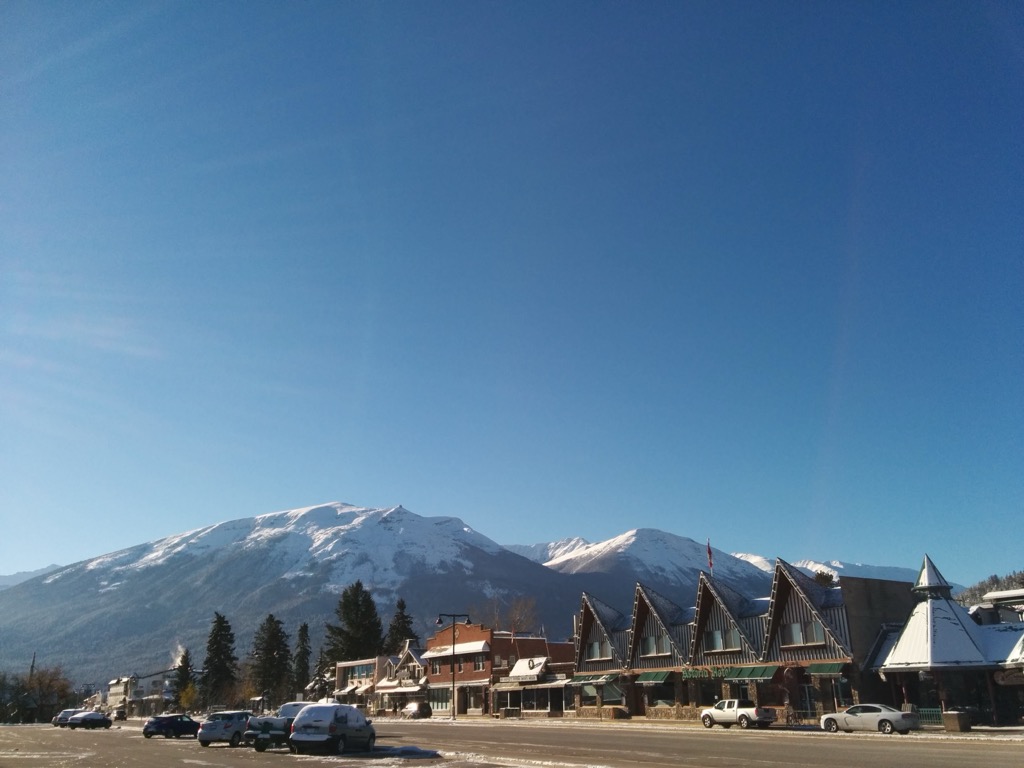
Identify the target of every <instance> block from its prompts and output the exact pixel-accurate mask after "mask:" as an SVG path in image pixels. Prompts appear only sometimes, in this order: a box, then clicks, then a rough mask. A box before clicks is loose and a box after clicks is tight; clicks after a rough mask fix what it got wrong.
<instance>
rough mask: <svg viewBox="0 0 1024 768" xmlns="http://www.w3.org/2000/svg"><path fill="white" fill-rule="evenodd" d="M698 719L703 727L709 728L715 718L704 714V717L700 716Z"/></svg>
mask: <svg viewBox="0 0 1024 768" xmlns="http://www.w3.org/2000/svg"><path fill="white" fill-rule="evenodd" d="M700 721H701V722H702V723H703V724H704V727H705V728H710V727H711V726H713V725H714V724H715V720H714V718H712V717H711V715H704V717H702V718H701V719H700Z"/></svg>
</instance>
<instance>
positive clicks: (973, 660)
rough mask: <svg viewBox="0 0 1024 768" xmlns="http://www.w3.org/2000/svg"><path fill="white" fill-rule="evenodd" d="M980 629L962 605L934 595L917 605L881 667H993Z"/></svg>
mask: <svg viewBox="0 0 1024 768" xmlns="http://www.w3.org/2000/svg"><path fill="white" fill-rule="evenodd" d="M980 630H981V628H980V627H979V626H978V625H977V624H975V623H974V621H973V620H972V619H971V617H970V616H969V615H968V614H967V609H966V608H964V607H963V606H962V605H959V604H957V603H955V602H954V601H953V600H952V599H950V598H948V597H945V598H943V597H936V596H933V597H931V598H929V599H928V600H924V601H922V602H920V603H918V604H917V605H916V606H915V607H914V610H913V612H912V613H911V614H910V618H909V619H908V620H907V623H906V624H905V625H904V627H903V631H902V632H901V633H900V637H899V640H897V641H896V645H895V646H894V647H893V649H892V651H890V652H889V655H888V657H887V658H886V659H885V661H884V662H883V663H882V665H881V669H882V670H883V671H885V672H890V671H898V670H901V669H905V670H922V669H935V668H942V667H988V666H992V665H993V663H994V662H992V661H991V660H990V659H989V658H988V657H987V655H986V653H985V647H984V641H983V639H982V634H981V631H980Z"/></svg>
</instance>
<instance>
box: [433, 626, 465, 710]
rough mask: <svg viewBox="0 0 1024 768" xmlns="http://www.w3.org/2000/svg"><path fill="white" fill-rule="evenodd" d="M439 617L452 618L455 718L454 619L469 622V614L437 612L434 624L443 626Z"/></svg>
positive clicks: (453, 707)
mask: <svg viewBox="0 0 1024 768" xmlns="http://www.w3.org/2000/svg"><path fill="white" fill-rule="evenodd" d="M441 619H451V620H452V720H453V721H454V720H455V710H456V709H457V707H456V706H455V637H456V634H455V620H456V619H465V620H466V623H467V624H469V615H468V614H465V613H439V614H437V621H435V622H434V624H435V625H436V626H438V627H440V626H444V622H443V621H441Z"/></svg>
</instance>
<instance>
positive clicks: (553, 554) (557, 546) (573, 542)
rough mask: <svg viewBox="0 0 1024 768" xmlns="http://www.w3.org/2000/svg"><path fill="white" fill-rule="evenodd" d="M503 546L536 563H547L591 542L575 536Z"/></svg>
mask: <svg viewBox="0 0 1024 768" xmlns="http://www.w3.org/2000/svg"><path fill="white" fill-rule="evenodd" d="M503 546H504V547H505V549H507V550H508V551H509V552H515V553H516V554H517V555H522V556H523V557H527V558H529V559H530V560H533V562H535V563H546V562H548V560H554V559H556V558H559V557H564V556H566V555H571V554H572V553H573V552H577V551H579V550H581V549H583V548H585V547H589V546H590V542H589V541H587V540H586V539H581V538H580V537H579V536H574V537H573V538H571V539H560V540H559V541H550V542H546V543H543V544H505V545H503Z"/></svg>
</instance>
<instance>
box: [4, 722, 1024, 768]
mask: <svg viewBox="0 0 1024 768" xmlns="http://www.w3.org/2000/svg"><path fill="white" fill-rule="evenodd" d="M119 725H120V724H119ZM376 726H377V749H376V750H374V752H373V753H372V754H366V753H352V754H346V755H344V756H341V757H314V756H306V755H303V756H301V757H300V756H295V755H290V754H288V753H287V752H286V751H284V750H270V751H268V752H266V753H263V754H259V753H257V752H255V751H254V750H252V749H242V748H239V749H231V748H229V747H227V746H218V745H213V746H211V747H209V748H205V749H204V748H202V747H200V746H199V745H198V744H197V743H196V742H195V741H194V740H192V739H181V740H178V739H148V740H147V739H143V738H142V731H141V722H138V723H136V722H129V723H128V724H127V725H124V726H121V727H116V726H115V728H113V729H111V730H110V731H82V730H76V731H68V730H67V729H64V728H54V727H52V726H49V725H36V726H0V768H176V767H177V766H181V767H182V768H202V767H210V768H234V767H235V766H240V767H244V768H264V767H265V766H268V765H269V766H271V768H274V767H275V766H277V765H278V764H281V765H283V766H284V768H287V766H294V767H295V768H298V766H304V767H305V766H308V768H315V767H316V766H333V767H335V768H340V767H342V766H360V765H362V766H373V767H374V768H384V767H385V766H405V767H406V768H421V767H423V768H426V767H427V766H443V768H537V766H543V767H544V768H580V767H581V766H587V767H588V768H662V767H664V768H667V767H668V766H684V767H685V766H699V767H700V768H731V766H743V767H744V768H747V767H753V768H775V767H776V766H777V767H778V768H812V767H813V768H817V767H818V766H828V768H864V766H870V768H897V767H898V768H965V766H967V767H970V768H973V766H984V768H1011V767H1012V768H1019V767H1020V766H1021V765H1024V734H1020V733H1016V734H1014V733H1012V732H1005V733H1003V734H1000V735H999V736H997V737H994V738H993V737H986V736H984V735H981V734H977V733H973V734H968V735H965V736H963V737H957V738H953V737H950V736H947V735H945V734H941V733H939V734H936V733H920V734H911V735H909V736H895V735H894V736H882V735H881V734H836V735H830V734H825V733H822V732H820V731H806V732H800V731H786V730H783V729H772V730H767V731H752V732H751V731H740V730H739V729H736V728H733V729H730V730H728V731H726V730H723V729H719V728H716V729H713V730H711V731H706V730H704V729H702V728H700V727H694V726H689V725H664V726H651V725H647V724H641V723H605V724H603V725H597V724H595V725H590V724H583V723H575V722H574V723H552V722H550V721H546V722H543V723H537V722H519V721H500V722H495V721H473V720H465V721H462V720H460V721H458V722H456V723H452V722H450V721H446V720H433V721H415V722H403V721H390V720H378V721H377V722H376Z"/></svg>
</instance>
